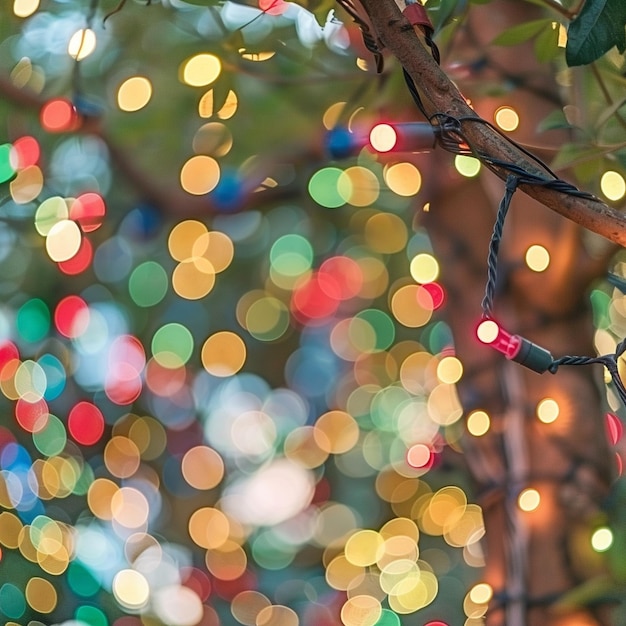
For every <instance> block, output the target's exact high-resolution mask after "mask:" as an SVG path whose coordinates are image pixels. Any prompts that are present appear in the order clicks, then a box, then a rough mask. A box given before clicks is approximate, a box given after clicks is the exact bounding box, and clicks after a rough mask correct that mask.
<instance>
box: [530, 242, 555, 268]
mask: <svg viewBox="0 0 626 626" xmlns="http://www.w3.org/2000/svg"><path fill="white" fill-rule="evenodd" d="M524 258H525V261H526V265H527V266H528V267H529V269H531V270H532V271H533V272H543V271H545V270H546V269H548V266H549V265H550V253H549V252H548V251H547V250H546V248H544V247H543V246H541V245H539V244H533V245H532V246H530V247H529V248H528V250H526V255H525V257H524Z"/></svg>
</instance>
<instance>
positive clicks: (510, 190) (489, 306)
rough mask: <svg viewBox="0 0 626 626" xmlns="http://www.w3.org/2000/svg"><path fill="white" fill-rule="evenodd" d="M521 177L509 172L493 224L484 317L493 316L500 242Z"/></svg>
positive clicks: (488, 258) (483, 308)
mask: <svg viewBox="0 0 626 626" xmlns="http://www.w3.org/2000/svg"><path fill="white" fill-rule="evenodd" d="M519 180H520V179H519V178H518V177H517V176H515V175H513V174H509V176H508V177H507V179H506V187H505V191H504V196H503V197H502V200H501V202H500V206H499V207H498V214H497V216H496V221H495V223H494V225H493V233H492V234H491V240H490V241H489V254H488V256H487V284H486V285H485V295H484V297H483V301H482V304H481V306H482V310H483V317H485V318H487V317H491V316H492V314H493V300H494V297H495V293H496V283H497V281H498V252H499V250H500V242H501V241H502V231H503V230H504V222H505V220H506V216H507V213H508V212H509V207H510V206H511V198H512V197H513V194H514V193H515V190H516V189H517V185H518V183H519Z"/></svg>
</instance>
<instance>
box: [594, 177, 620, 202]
mask: <svg viewBox="0 0 626 626" xmlns="http://www.w3.org/2000/svg"><path fill="white" fill-rule="evenodd" d="M600 189H601V190H602V193H603V194H604V195H605V196H606V197H607V198H608V199H609V200H612V201H613V202H617V201H618V200H621V199H622V198H623V197H624V196H625V195H626V180H624V177H623V176H622V175H621V174H620V173H619V172H616V171H614V170H608V171H606V172H604V174H602V177H601V178H600Z"/></svg>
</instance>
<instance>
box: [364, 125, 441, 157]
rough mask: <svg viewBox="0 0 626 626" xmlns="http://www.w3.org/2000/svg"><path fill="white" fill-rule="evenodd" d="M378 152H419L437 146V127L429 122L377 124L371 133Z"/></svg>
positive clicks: (371, 144) (370, 135)
mask: <svg viewBox="0 0 626 626" xmlns="http://www.w3.org/2000/svg"><path fill="white" fill-rule="evenodd" d="M369 143H370V146H371V147H372V148H373V149H374V150H375V151H376V152H383V153H384V152H417V151H423V150H430V149H432V148H434V147H435V129H434V128H433V126H432V125H431V124H429V123H427V122H405V123H393V124H389V123H384V124H377V125H376V126H374V128H372V130H371V131H370V134H369Z"/></svg>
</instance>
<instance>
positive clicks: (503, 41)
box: [491, 18, 552, 46]
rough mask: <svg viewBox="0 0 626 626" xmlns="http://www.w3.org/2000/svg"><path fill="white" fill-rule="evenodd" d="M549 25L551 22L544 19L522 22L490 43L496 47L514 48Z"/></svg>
mask: <svg viewBox="0 0 626 626" xmlns="http://www.w3.org/2000/svg"><path fill="white" fill-rule="evenodd" d="M551 23H552V20H549V19H546V18H543V19H540V20H533V21H531V22H524V23H523V24H518V25H516V26H513V27H511V28H509V29H507V30H505V31H504V32H503V33H500V34H499V35H498V36H497V37H496V38H495V39H494V40H493V41H492V42H491V43H492V44H494V45H496V46H515V45H517V44H520V43H524V42H525V41H528V40H529V39H532V38H533V37H534V36H535V35H538V34H539V33H540V32H541V31H542V30H543V29H544V28H545V27H546V26H547V25H549V24H551Z"/></svg>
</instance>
